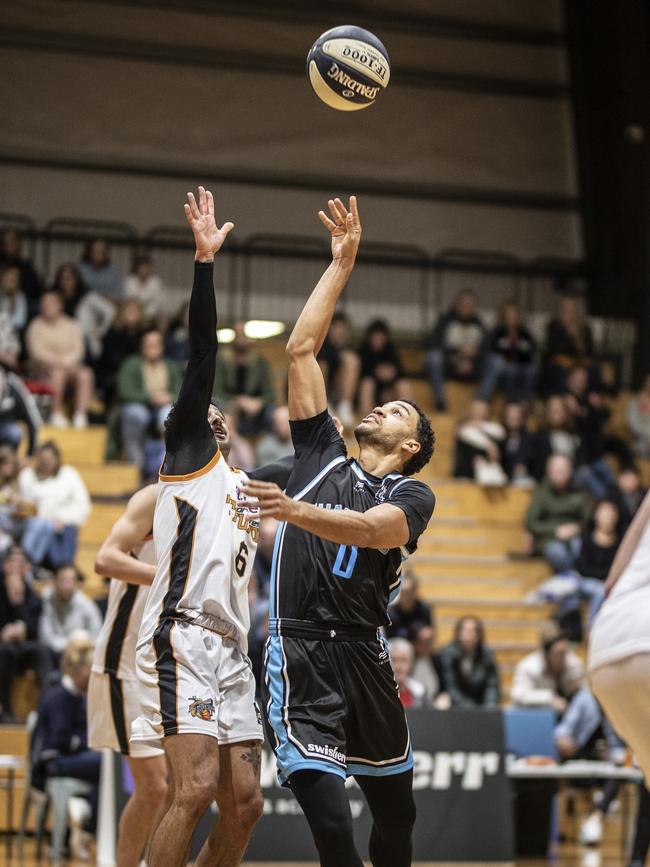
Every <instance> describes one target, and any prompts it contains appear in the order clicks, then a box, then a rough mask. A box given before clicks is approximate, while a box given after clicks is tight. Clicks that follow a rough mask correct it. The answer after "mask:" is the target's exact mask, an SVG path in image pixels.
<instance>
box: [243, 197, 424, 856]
mask: <svg viewBox="0 0 650 867" xmlns="http://www.w3.org/2000/svg"><path fill="white" fill-rule="evenodd" d="M329 210H330V215H331V216H330V217H328V216H326V215H325V213H324V212H322V211H321V212H320V214H319V217H320V219H321V221H322V222H323V224H324V225H325V226H326V228H327V229H328V230H329V232H330V233H331V236H332V263H331V265H330V266H329V268H328V269H327V270H326V272H325V273H324V275H323V277H322V278H321V280H320V282H319V283H318V285H317V286H316V288H315V289H314V291H313V292H312V294H311V297H310V298H309V300H308V301H307V303H306V305H305V307H304V309H303V311H302V313H301V315H300V318H299V320H298V322H297V323H296V326H295V328H294V331H293V333H292V335H291V338H290V340H289V343H288V345H287V354H288V361H289V410H290V414H291V419H292V422H291V428H292V435H293V442H294V446H295V452H296V459H295V466H294V469H293V472H292V474H291V476H290V478H289V482H288V484H287V492H286V495H285V494H283V493H282V492H281V491H280V489H279V488H278V487H277V486H275V485H272V484H269V483H265V482H260V481H253V480H251V481H249V482H248V484H246V486H245V488H246V495H247V496H248V497H251V498H252V499H254V500H255V499H256V500H257V501H258V502H259V505H260V507H261V511H262V516H265V515H269V516H274V517H276V518H278V519H279V520H280V521H281V522H283V523H282V524H281V525H280V528H279V530H278V534H277V537H276V543H275V551H274V557H273V565H272V570H271V591H270V593H271V597H270V623H269V635H270V637H269V640H268V643H267V650H266V661H265V663H266V664H265V668H266V678H265V679H266V696H265V704H266V711H267V719H268V723H269V727H270V729H271V743H272V745H273V747H274V750H275V754H276V757H277V762H278V772H279V777H280V781H281V782H283V783H287V784H288V785H289V786H290V787H291V789H292V790H293V792H294V793H295V795H296V798H297V799H298V801H299V803H300V806H301V807H302V809H303V811H304V813H305V816H306V817H307V820H308V822H309V824H310V827H311V830H312V833H313V835H314V840H315V843H316V846H317V848H318V851H319V854H320V859H321V865H323V867H362V861H361V858H360V857H359V854H358V853H357V851H356V849H355V846H354V840H353V835H352V817H351V813H350V807H349V803H348V798H347V796H346V792H345V788H344V783H345V778H346V777H347V776H354V777H355V778H356V779H357V782H358V783H359V785H360V787H361V789H362V790H363V792H364V795H365V797H366V799H367V801H368V805H369V807H370V810H371V812H372V816H373V820H374V823H373V829H372V834H371V838H370V857H371V859H372V863H373V865H374V867H407V865H409V864H410V863H411V832H412V826H413V822H414V820H415V804H414V801H413V794H412V775H413V770H412V768H413V757H412V752H411V745H410V739H409V732H408V727H407V724H406V719H405V716H404V711H403V709H402V706H401V704H400V701H399V696H398V692H397V687H396V684H395V681H394V678H393V675H392V671H391V667H390V662H389V659H388V654H387V652H386V648H385V645H384V643H383V641H381V640H380V639H379V638H378V628H379V627H381V626H384V625H385V624H386V623H388V617H387V613H386V610H387V606H388V603H389V601H390V599H391V598H393V596H394V595H396V593H397V592H398V589H399V583H400V572H401V568H402V561H403V560H404V559H405V558H406V557H407V556H408V554H410V553H412V552H413V551H414V550H415V548H416V546H417V540H418V537H419V536H420V534H421V533H422V532H423V531H424V529H425V528H426V526H427V524H428V522H429V519H430V517H431V514H432V512H433V508H434V504H435V500H434V496H433V494H432V492H431V490H430V489H429V488H428V487H427V486H426V485H425V484H423V483H422V482H419V481H416V480H414V479H413V478H412V476H413V474H414V473H416V472H418V470H420V469H421V468H422V467H423V466H424V465H425V464H426V463H427V462H428V461H429V459H430V458H431V455H432V452H433V446H434V435H433V431H432V430H431V425H430V423H429V421H428V419H427V418H426V416H425V415H424V413H423V412H422V411H421V410H420V409H419V407H418V406H417V405H416V404H414V403H411V402H410V401H404V400H398V401H393V402H391V403H388V404H385V405H384V406H378V407H376V408H375V409H374V410H373V412H372V413H370V415H369V416H367V417H366V418H365V419H364V420H363V421H362V423H361V424H360V425H359V426H358V427H357V429H356V431H355V435H356V438H357V441H358V443H359V450H360V453H359V458H358V459H356V460H355V459H351V458H348V456H347V452H346V447H345V443H344V441H343V440H342V438H341V436H340V435H339V434H338V432H337V431H336V429H335V427H334V425H333V423H332V419H331V417H330V415H329V413H328V411H327V395H326V393H325V383H324V380H323V376H322V373H321V369H320V367H319V365H318V362H317V361H316V355H317V353H318V350H319V348H320V346H321V344H322V342H323V339H324V336H325V334H326V333H327V329H328V327H329V324H330V320H331V318H332V314H333V312H334V308H335V305H336V302H337V300H338V298H339V295H340V293H341V291H342V289H343V287H344V286H345V284H346V283H347V280H348V278H349V276H350V273H351V271H352V268H353V265H354V261H355V258H356V253H357V249H358V246H359V240H360V237H361V224H360V221H359V214H358V211H357V204H356V200H355V198H354V197H352V198H351V199H350V210H349V211H348V210H347V209H346V208H345V207H344V205H343V203H342V202H341V201H340V200H339V199H336V200H334V201H330V202H329Z"/></svg>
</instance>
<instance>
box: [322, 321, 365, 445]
mask: <svg viewBox="0 0 650 867" xmlns="http://www.w3.org/2000/svg"><path fill="white" fill-rule="evenodd" d="M318 363H319V364H320V366H321V368H322V370H323V376H324V377H325V383H326V385H327V394H328V397H329V401H330V403H331V404H332V405H335V406H336V414H337V415H338V417H339V418H340V419H341V423H342V424H343V427H346V428H350V429H351V428H353V427H354V422H355V419H354V412H353V409H352V405H353V402H354V397H355V394H356V392H357V385H358V384H359V374H360V373H361V360H360V358H359V354H358V353H357V352H356V351H355V350H354V349H353V348H352V347H351V346H350V320H349V319H348V317H347V316H346V315H345V313H343V311H341V310H338V311H337V312H336V313H335V314H334V315H333V316H332V322H331V324H330V327H329V330H328V332H327V335H326V337H325V341H324V342H323V346H322V348H321V350H320V352H319V353H318Z"/></svg>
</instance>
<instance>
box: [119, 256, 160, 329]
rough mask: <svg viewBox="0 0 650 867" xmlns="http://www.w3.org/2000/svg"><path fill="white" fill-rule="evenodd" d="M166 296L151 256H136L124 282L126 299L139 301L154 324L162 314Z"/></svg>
mask: <svg viewBox="0 0 650 867" xmlns="http://www.w3.org/2000/svg"><path fill="white" fill-rule="evenodd" d="M164 294H165V285H164V283H163V281H162V280H161V279H160V277H159V276H158V275H157V274H156V273H154V269H153V261H152V259H151V256H147V255H140V256H136V257H135V258H134V259H133V267H132V268H131V273H130V274H129V276H128V277H127V278H126V280H125V281H124V295H125V297H126V298H132V299H134V300H135V301H138V302H139V303H140V306H141V307H142V311H143V313H144V316H145V318H146V319H147V320H148V322H149V323H153V322H154V321H156V320H157V318H158V316H160V314H161V312H162V302H163V297H164Z"/></svg>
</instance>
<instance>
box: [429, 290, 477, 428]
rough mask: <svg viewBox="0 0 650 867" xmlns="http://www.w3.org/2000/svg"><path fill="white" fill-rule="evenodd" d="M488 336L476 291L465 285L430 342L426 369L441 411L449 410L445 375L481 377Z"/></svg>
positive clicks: (465, 378)
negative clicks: (478, 310)
mask: <svg viewBox="0 0 650 867" xmlns="http://www.w3.org/2000/svg"><path fill="white" fill-rule="evenodd" d="M484 339H485V326H484V325H483V322H482V321H481V318H480V317H479V315H478V312H477V310H476V295H475V294H474V292H472V291H471V290H470V289H464V290H463V291H462V292H460V294H459V295H458V297H457V298H456V300H455V301H454V305H453V307H452V308H451V309H450V310H448V311H447V312H446V313H443V314H442V315H441V316H440V318H439V319H438V321H437V323H436V325H435V327H434V329H433V331H432V333H431V336H430V337H429V339H428V341H427V344H426V348H427V350H428V351H427V354H426V359H425V371H426V373H427V376H428V377H429V382H430V383H431V389H432V390H433V396H434V398H435V401H436V409H437V410H438V411H439V412H446V411H447V398H446V395H445V379H456V380H460V381H461V382H476V381H477V380H478V378H479V376H480V358H481V350H482V347H483V342H484Z"/></svg>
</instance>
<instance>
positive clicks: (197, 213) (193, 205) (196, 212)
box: [187, 193, 201, 220]
mask: <svg viewBox="0 0 650 867" xmlns="http://www.w3.org/2000/svg"><path fill="white" fill-rule="evenodd" d="M187 201H188V202H189V205H190V211H191V212H192V216H193V217H194V219H195V220H198V219H199V217H200V216H201V212H200V211H199V208H198V205H197V204H196V199H195V198H194V193H188V194H187Z"/></svg>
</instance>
